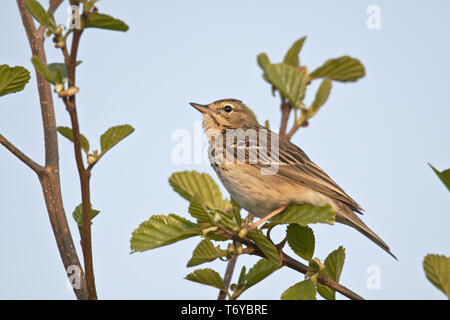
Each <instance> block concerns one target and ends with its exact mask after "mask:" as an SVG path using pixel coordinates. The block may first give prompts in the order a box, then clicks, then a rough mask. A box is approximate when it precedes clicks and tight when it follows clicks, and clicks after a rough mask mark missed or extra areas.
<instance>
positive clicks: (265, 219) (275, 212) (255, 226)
mask: <svg viewBox="0 0 450 320" xmlns="http://www.w3.org/2000/svg"><path fill="white" fill-rule="evenodd" d="M286 207H287V206H282V207H280V208H278V209H276V210H274V211H272V212H271V213H269V214H268V215H267V216H265V217H264V218H261V219H259V221H258V222H256V223H255V224H253V225H251V226H249V227H247V229H248V230H253V229H255V228H257V227H258V226H259V225H260V224H261V223H263V222H265V221H267V220H269V219H270V218H272V217H273V216H275V215H277V214H279V213H280V212H282V211H283V210H284V209H286Z"/></svg>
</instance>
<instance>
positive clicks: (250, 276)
mask: <svg viewBox="0 0 450 320" xmlns="http://www.w3.org/2000/svg"><path fill="white" fill-rule="evenodd" d="M278 268H279V267H278V264H274V263H273V262H271V261H269V260H266V259H260V260H259V261H258V262H257V263H255V264H254V265H253V267H251V268H250V270H248V273H247V274H246V275H245V277H244V279H245V289H248V288H250V287H252V286H254V285H255V284H257V283H258V282H260V281H262V280H264V279H265V278H267V277H268V276H270V275H271V274H272V273H273V272H274V271H276V270H278Z"/></svg>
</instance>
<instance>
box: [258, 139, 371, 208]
mask: <svg viewBox="0 0 450 320" xmlns="http://www.w3.org/2000/svg"><path fill="white" fill-rule="evenodd" d="M270 135H271V139H273V138H275V137H278V139H279V153H278V159H279V162H278V164H279V167H278V171H277V173H276V174H278V175H280V176H283V177H285V178H288V179H290V180H292V181H293V182H295V183H298V184H300V185H302V186H305V187H308V188H310V189H312V190H315V191H318V192H320V193H322V194H324V195H326V196H329V197H331V198H333V199H336V200H339V201H342V202H343V203H345V204H348V205H349V206H350V208H351V209H352V210H354V211H356V212H359V213H361V212H362V211H363V209H362V208H361V207H360V205H359V204H358V203H357V202H356V201H355V200H353V199H352V198H351V197H350V196H348V195H347V194H346V193H345V192H344V190H342V188H341V187H339V186H338V185H337V184H336V182H334V181H333V180H332V179H331V178H330V177H329V176H328V175H327V174H326V173H325V172H324V171H323V170H322V169H320V167H319V166H317V165H316V164H315V163H314V162H312V161H311V160H310V159H309V157H308V156H307V155H306V153H305V152H304V151H303V150H302V149H300V148H299V147H297V146H296V145H295V144H293V143H292V142H290V141H289V140H287V139H285V138H282V137H279V136H278V135H277V134H276V133H273V132H270ZM268 141H269V143H270V139H269V140H268ZM269 143H268V144H269ZM268 148H270V146H268ZM273 155H275V156H276V154H272V156H273ZM259 156H261V154H260V155H259ZM266 161H267V160H266Z"/></svg>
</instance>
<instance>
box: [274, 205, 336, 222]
mask: <svg viewBox="0 0 450 320" xmlns="http://www.w3.org/2000/svg"><path fill="white" fill-rule="evenodd" d="M334 219H335V214H334V212H333V210H332V209H331V207H330V206H329V205H325V206H323V207H315V206H313V205H310V204H301V205H292V206H289V207H288V208H287V209H286V210H284V211H283V212H281V213H279V214H277V215H276V216H274V217H273V218H272V219H270V223H269V225H270V226H274V225H278V224H291V223H298V224H299V225H302V226H306V225H308V224H310V223H327V224H334Z"/></svg>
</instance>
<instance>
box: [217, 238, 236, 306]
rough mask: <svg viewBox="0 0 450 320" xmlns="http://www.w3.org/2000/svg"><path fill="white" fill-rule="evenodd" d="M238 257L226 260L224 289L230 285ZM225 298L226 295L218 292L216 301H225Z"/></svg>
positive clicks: (234, 256) (221, 291)
mask: <svg viewBox="0 0 450 320" xmlns="http://www.w3.org/2000/svg"><path fill="white" fill-rule="evenodd" d="M234 247H235V248H236V241H235V242H234ZM237 258H238V255H237V254H234V255H233V256H232V257H231V259H230V260H228V264H227V269H226V270H225V276H224V277H223V282H224V284H225V287H227V288H228V287H229V286H230V283H231V278H232V277H233V272H234V268H235V266H236V261H237ZM226 297H227V293H226V292H225V291H223V290H220V292H219V296H218V297H217V300H225V298H226Z"/></svg>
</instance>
